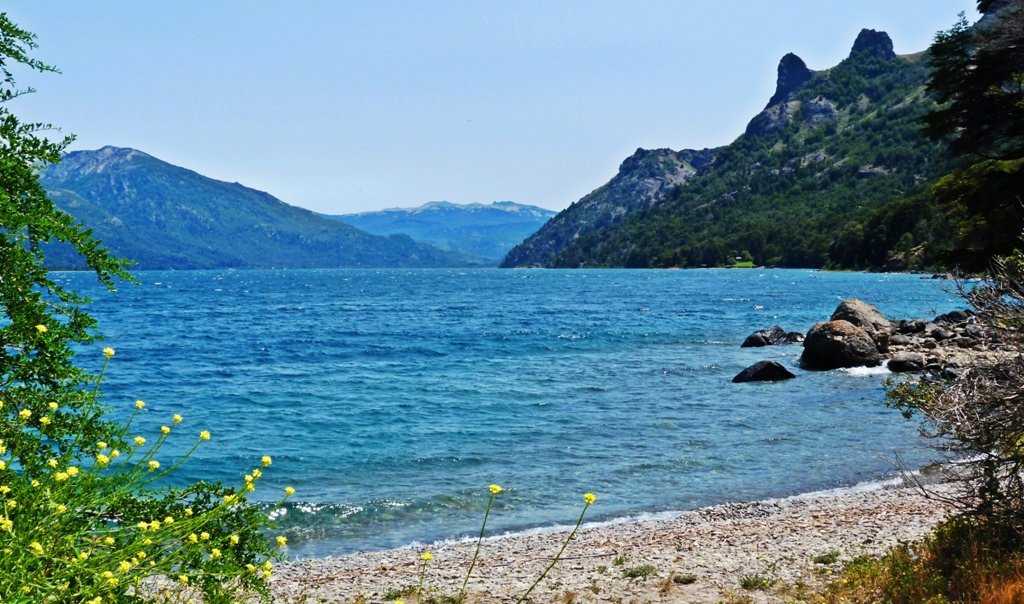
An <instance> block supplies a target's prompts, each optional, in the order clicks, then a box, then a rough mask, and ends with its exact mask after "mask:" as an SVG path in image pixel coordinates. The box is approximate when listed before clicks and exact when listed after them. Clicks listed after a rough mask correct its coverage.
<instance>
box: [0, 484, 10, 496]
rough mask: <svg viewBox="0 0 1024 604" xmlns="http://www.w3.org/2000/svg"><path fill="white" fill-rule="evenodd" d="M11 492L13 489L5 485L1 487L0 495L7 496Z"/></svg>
mask: <svg viewBox="0 0 1024 604" xmlns="http://www.w3.org/2000/svg"><path fill="white" fill-rule="evenodd" d="M10 492H11V487H9V486H7V485H3V486H2V487H0V495H6V494H8V493H10Z"/></svg>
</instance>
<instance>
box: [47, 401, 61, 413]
mask: <svg viewBox="0 0 1024 604" xmlns="http://www.w3.org/2000/svg"><path fill="white" fill-rule="evenodd" d="M46 406H47V407H49V408H50V410H51V411H56V410H57V407H60V405H58V404H57V402H56V401H50V402H49V403H47V404H46Z"/></svg>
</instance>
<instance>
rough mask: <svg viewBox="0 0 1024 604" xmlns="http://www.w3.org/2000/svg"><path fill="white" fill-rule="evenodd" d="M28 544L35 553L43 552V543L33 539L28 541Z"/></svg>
mask: <svg viewBox="0 0 1024 604" xmlns="http://www.w3.org/2000/svg"><path fill="white" fill-rule="evenodd" d="M28 546H29V547H30V548H32V551H33V552H35V553H37V554H42V553H43V545H42V544H41V543H39V542H38V541H33V542H32V543H29V544H28Z"/></svg>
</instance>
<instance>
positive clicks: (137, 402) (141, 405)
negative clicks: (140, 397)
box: [135, 401, 146, 409]
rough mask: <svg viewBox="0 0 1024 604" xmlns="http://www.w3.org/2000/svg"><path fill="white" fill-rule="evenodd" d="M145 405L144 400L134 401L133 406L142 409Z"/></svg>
mask: <svg viewBox="0 0 1024 604" xmlns="http://www.w3.org/2000/svg"><path fill="white" fill-rule="evenodd" d="M145 406H146V401H135V408H136V409H142V408H143V407H145Z"/></svg>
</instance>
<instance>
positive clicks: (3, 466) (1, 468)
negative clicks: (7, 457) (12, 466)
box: [0, 459, 7, 470]
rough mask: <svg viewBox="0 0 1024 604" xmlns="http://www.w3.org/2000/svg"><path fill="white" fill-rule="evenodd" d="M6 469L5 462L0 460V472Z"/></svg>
mask: <svg viewBox="0 0 1024 604" xmlns="http://www.w3.org/2000/svg"><path fill="white" fill-rule="evenodd" d="M6 467H7V462H6V461H4V460H2V459H0V470H3V469H4V468H6Z"/></svg>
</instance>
